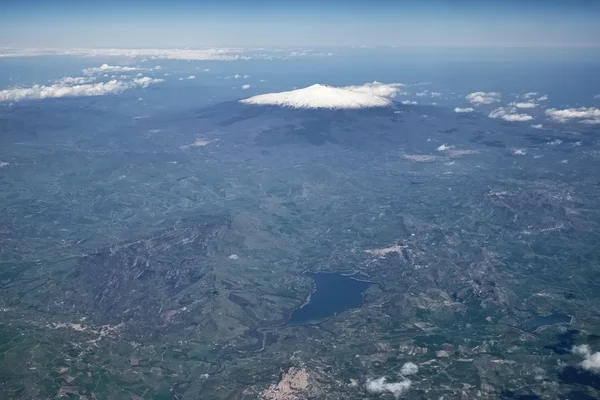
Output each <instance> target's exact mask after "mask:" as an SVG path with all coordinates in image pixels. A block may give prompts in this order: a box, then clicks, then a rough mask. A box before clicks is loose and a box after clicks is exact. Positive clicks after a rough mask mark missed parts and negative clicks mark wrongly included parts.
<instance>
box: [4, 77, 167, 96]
mask: <svg viewBox="0 0 600 400" xmlns="http://www.w3.org/2000/svg"><path fill="white" fill-rule="evenodd" d="M162 81H163V80H162V79H154V78H150V77H147V76H145V77H142V78H136V79H134V80H132V81H122V80H116V79H113V80H110V81H108V82H96V83H93V82H90V81H89V80H87V79H86V78H72V77H67V78H63V79H60V80H58V81H56V82H55V83H53V84H52V85H33V86H31V87H28V88H11V89H5V90H1V91H0V102H2V101H22V100H41V99H47V98H56V97H84V96H103V95H105V94H119V93H123V92H124V91H126V90H128V89H133V88H135V87H143V88H145V87H148V86H149V85H151V84H154V83H158V82H162Z"/></svg>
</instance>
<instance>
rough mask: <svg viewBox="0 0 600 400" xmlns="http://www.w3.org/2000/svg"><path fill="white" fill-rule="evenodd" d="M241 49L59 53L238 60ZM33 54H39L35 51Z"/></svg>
mask: <svg viewBox="0 0 600 400" xmlns="http://www.w3.org/2000/svg"><path fill="white" fill-rule="evenodd" d="M240 53H241V50H240V49H206V50H197V49H72V50H62V51H61V50H57V51H56V54H57V55H78V56H90V57H131V58H150V59H166V60H237V59H240V58H243V57H241V54H240ZM31 55H38V54H35V52H33V53H32V54H31Z"/></svg>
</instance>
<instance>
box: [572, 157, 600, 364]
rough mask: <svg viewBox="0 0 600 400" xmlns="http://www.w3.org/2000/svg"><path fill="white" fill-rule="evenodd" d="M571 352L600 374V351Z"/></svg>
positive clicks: (577, 349)
mask: <svg viewBox="0 0 600 400" xmlns="http://www.w3.org/2000/svg"><path fill="white" fill-rule="evenodd" d="M563 161H564V160H563ZM571 352H572V353H573V354H576V355H578V356H581V357H583V358H584V360H583V361H582V362H581V364H580V365H581V368H583V369H584V370H586V371H590V372H593V373H596V374H600V352H598V351H597V352H595V353H592V350H591V349H590V346H588V345H587V344H581V345H579V346H573V348H572V349H571Z"/></svg>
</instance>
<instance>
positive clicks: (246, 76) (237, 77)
mask: <svg viewBox="0 0 600 400" xmlns="http://www.w3.org/2000/svg"><path fill="white" fill-rule="evenodd" d="M248 78H250V75H240V74H235V75H231V76H226V77H225V79H248Z"/></svg>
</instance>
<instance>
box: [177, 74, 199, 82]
mask: <svg viewBox="0 0 600 400" xmlns="http://www.w3.org/2000/svg"><path fill="white" fill-rule="evenodd" d="M192 79H196V75H190V76H187V77H185V78H179V80H180V81H190V80H192Z"/></svg>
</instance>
